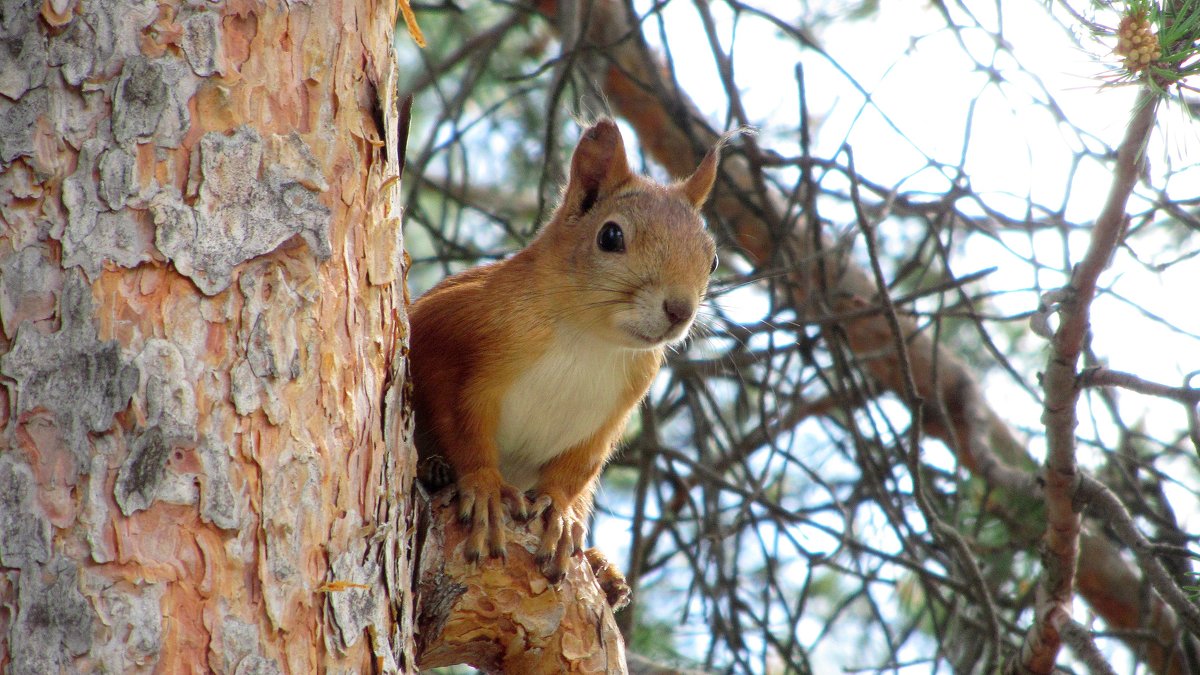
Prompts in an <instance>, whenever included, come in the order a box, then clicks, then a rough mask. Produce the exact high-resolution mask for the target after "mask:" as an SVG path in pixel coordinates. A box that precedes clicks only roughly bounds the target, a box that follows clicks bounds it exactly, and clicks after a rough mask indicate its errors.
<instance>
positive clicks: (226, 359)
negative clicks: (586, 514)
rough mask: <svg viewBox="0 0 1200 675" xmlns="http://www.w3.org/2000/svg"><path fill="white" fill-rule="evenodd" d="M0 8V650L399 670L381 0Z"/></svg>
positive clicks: (95, 659)
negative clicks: (1, 47) (1, 44)
mask: <svg viewBox="0 0 1200 675" xmlns="http://www.w3.org/2000/svg"><path fill="white" fill-rule="evenodd" d="M2 7H3V8H2V10H0V41H2V42H3V56H2V57H0V59H3V61H0V172H2V173H0V224H2V229H0V671H4V672H9V673H13V674H18V673H55V672H64V671H74V672H95V671H106V672H119V673H136V672H151V671H158V672H204V671H210V672H219V673H281V672H291V673H314V672H326V671H328V670H337V671H343V670H346V671H349V670H358V671H362V670H372V669H393V670H395V669H399V670H406V671H411V670H412V669H413V662H412V658H413V657H412V650H411V639H412V635H411V631H412V621H411V616H412V614H411V607H412V601H411V592H410V590H409V588H410V581H409V580H410V576H411V573H410V557H409V551H410V547H409V545H408V538H409V537H410V533H411V532H412V527H411V522H410V515H411V514H410V513H409V512H406V511H405V510H404V509H403V505H405V504H407V503H408V500H409V497H410V495H409V493H408V490H409V486H410V485H411V477H412V462H413V455H412V453H410V452H409V450H408V447H409V446H408V444H407V436H406V427H405V425H406V424H407V420H406V419H405V417H404V413H403V405H402V385H403V383H404V371H403V359H402V358H401V357H402V355H403V353H404V351H405V350H404V348H403V344H404V341H405V340H406V330H407V329H406V324H405V323H404V303H405V298H404V286H403V261H402V256H403V250H402V242H401V234H400V220H399V215H400V214H399V209H398V207H397V204H398V201H397V199H396V195H397V187H398V186H397V180H396V178H397V175H398V171H399V163H398V152H397V147H396V136H397V134H396V124H397V121H396V113H395V109H394V105H393V98H394V95H395V94H394V91H395V77H396V75H395V61H394V57H393V54H392V31H393V26H394V24H395V19H396V14H395V12H396V7H395V4H394V3H390V2H378V3H376V2H373V1H372V0H343V1H336V0H335V1H331V2H315V3H311V4H309V3H284V2H257V1H255V0H229V1H226V2H204V3H196V2H177V1H166V0H164V1H162V2H159V1H155V2H143V1H138V0H128V1H124V2H116V1H105V2H94V1H87V0H46V1H45V2H15V1H9V0H4V2H3V6H2ZM393 354H394V355H395V357H393Z"/></svg>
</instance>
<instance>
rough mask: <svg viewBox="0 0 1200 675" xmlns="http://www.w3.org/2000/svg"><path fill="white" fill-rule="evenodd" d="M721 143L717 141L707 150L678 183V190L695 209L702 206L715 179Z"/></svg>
mask: <svg viewBox="0 0 1200 675" xmlns="http://www.w3.org/2000/svg"><path fill="white" fill-rule="evenodd" d="M722 140H723V139H722ZM722 145H723V143H718V144H717V145H715V146H713V149H712V150H709V151H708V154H707V155H705V156H704V159H702V160H701V161H700V166H698V167H696V170H695V171H693V172H692V175H691V176H688V178H687V180H685V181H683V182H682V183H680V184H679V190H680V191H681V192H682V193H683V196H684V197H685V198H686V199H687V200H688V201H689V202H691V203H692V206H694V207H696V209H697V210H699V209H700V207H701V206H704V202H705V200H707V199H708V193H710V192H712V188H713V184H714V183H716V181H717V161H718V160H720V159H721V146H722Z"/></svg>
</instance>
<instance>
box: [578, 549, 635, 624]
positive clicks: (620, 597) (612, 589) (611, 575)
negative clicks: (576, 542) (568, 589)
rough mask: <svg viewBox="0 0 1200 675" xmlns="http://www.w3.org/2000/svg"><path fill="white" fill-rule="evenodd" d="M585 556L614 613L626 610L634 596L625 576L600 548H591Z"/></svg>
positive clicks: (584, 553) (585, 552)
mask: <svg viewBox="0 0 1200 675" xmlns="http://www.w3.org/2000/svg"><path fill="white" fill-rule="evenodd" d="M583 556H584V557H585V558H587V561H588V564H589V565H591V567H592V572H593V573H594V574H595V575H596V581H598V582H600V590H602V591H604V597H605V598H606V599H607V600H608V606H609V607H612V610H613V611H614V612H617V611H620V610H621V609H624V607H625V605H628V604H629V596H630V595H631V594H632V591H631V590H630V588H629V583H628V582H627V581H625V575H624V574H622V573H621V570H619V569H617V566H616V565H615V564H613V563H612V562H611V561H609V559H608V558H606V557H604V553H602V552H601V551H600V549H598V548H589V549H588V550H586V551H584V552H583Z"/></svg>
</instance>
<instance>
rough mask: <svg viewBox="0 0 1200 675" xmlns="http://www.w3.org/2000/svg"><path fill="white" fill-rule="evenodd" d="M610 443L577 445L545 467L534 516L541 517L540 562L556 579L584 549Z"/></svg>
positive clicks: (540, 479) (533, 512) (539, 485)
mask: <svg viewBox="0 0 1200 675" xmlns="http://www.w3.org/2000/svg"><path fill="white" fill-rule="evenodd" d="M608 447H609V446H608V445H605V446H604V447H601V448H597V447H595V446H594V445H591V444H585V445H581V446H576V447H575V448H572V449H571V450H568V451H567V452H564V453H562V454H561V455H559V456H557V457H555V458H554V459H552V460H550V461H549V462H548V463H547V464H546V465H545V466H543V467H542V471H541V475H540V477H539V480H538V486H537V488H536V489H535V497H534V503H533V508H532V509H531V516H532V517H534V518H541V519H542V523H543V526H544V527H543V530H542V537H541V544H540V545H539V547H538V552H537V562H538V565H539V566H540V567H541V568H542V572H543V573H544V574H545V575H546V578H547V579H549V580H550V581H551V582H553V583H558V581H559V580H560V579H562V576H563V573H564V572H565V571H566V568H567V564H568V563H569V562H570V559H571V556H573V555H575V554H576V553H580V552H582V551H583V537H584V531H585V530H584V523H586V522H587V518H588V516H589V514H590V513H591V510H592V492H593V490H594V489H595V482H596V480H597V478H598V477H599V476H600V469H601V468H603V466H604V461H605V460H606V459H607V456H608Z"/></svg>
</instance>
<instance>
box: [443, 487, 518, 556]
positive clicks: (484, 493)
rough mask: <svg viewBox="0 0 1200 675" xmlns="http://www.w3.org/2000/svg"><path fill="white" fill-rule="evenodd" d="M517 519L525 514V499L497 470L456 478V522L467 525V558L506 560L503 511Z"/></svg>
mask: <svg viewBox="0 0 1200 675" xmlns="http://www.w3.org/2000/svg"><path fill="white" fill-rule="evenodd" d="M506 506H507V507H508V508H509V509H510V513H515V514H518V515H520V516H522V517H523V516H524V514H525V498H524V497H523V496H522V495H521V493H520V492H518V491H517V489H516V488H514V487H512V486H511V485H507V484H506V483H505V482H504V479H503V478H502V477H501V476H500V472H499V471H497V470H496V469H479V470H477V471H472V472H471V473H468V474H466V475H464V476H460V477H459V479H458V520H459V522H461V523H463V524H464V525H469V526H470V528H471V534H470V535H468V537H467V543H466V557H467V561H468V562H477V561H478V560H479V559H480V558H483V557H484V555H485V554H486V555H487V556H489V557H492V558H507V557H508V556H507V554H506V552H505V546H506V545H507V544H508V540H507V537H505V535H504V509H505V507H506Z"/></svg>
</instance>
